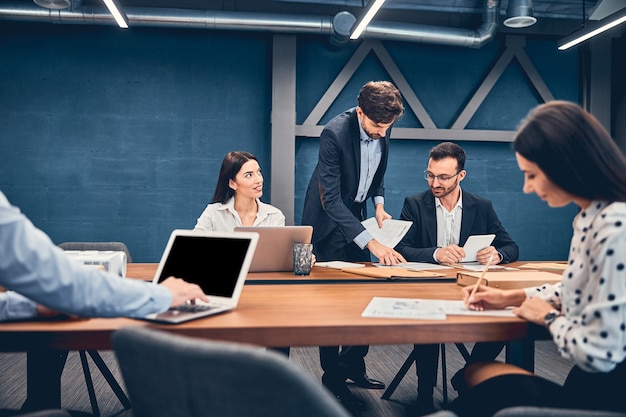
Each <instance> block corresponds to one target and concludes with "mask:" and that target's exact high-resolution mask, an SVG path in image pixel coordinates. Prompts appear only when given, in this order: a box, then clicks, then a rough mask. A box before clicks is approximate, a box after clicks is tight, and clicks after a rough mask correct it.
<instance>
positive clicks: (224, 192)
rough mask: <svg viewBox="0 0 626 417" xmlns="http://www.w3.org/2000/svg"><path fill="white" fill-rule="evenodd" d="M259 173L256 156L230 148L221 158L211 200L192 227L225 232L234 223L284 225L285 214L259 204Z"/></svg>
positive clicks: (260, 175)
mask: <svg viewBox="0 0 626 417" xmlns="http://www.w3.org/2000/svg"><path fill="white" fill-rule="evenodd" d="M262 195H263V175H262V174H261V167H260V166H259V161H258V160H257V158H256V156H254V155H252V154H251V153H248V152H241V151H233V152H229V153H228V154H226V156H225V157H224V160H223V161H222V167H221V169H220V175H219V177H218V179H217V185H216V187H215V195H214V196H213V202H212V203H211V204H209V205H208V206H207V207H206V208H205V209H204V212H203V213H202V215H200V217H199V218H198V222H197V223H196V226H195V227H194V230H202V231H227V232H230V231H232V230H234V229H235V227H238V226H284V225H285V216H284V215H283V213H282V211H280V210H279V209H277V208H276V207H274V206H271V205H269V204H265V203H263V202H262V201H261V200H260V198H261V196H262Z"/></svg>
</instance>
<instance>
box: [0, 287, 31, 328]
mask: <svg viewBox="0 0 626 417" xmlns="http://www.w3.org/2000/svg"><path fill="white" fill-rule="evenodd" d="M35 316H37V303H35V302H34V301H32V300H29V299H28V298H26V297H24V296H23V295H20V294H18V293H16V292H13V291H5V292H3V293H0V321H6V320H17V319H27V318H31V317H35Z"/></svg>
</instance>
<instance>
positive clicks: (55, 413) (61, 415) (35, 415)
mask: <svg viewBox="0 0 626 417" xmlns="http://www.w3.org/2000/svg"><path fill="white" fill-rule="evenodd" d="M19 416H20V417H72V415H71V414H70V413H69V412H68V411H66V410H41V411H33V412H30V413H25V414H20V415H19Z"/></svg>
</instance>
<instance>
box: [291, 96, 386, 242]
mask: <svg viewBox="0 0 626 417" xmlns="http://www.w3.org/2000/svg"><path fill="white" fill-rule="evenodd" d="M390 134H391V128H389V129H388V130H387V135H386V136H385V137H384V138H381V139H378V140H380V145H381V151H382V155H381V159H380V164H379V166H378V169H377V170H376V173H375V174H374V179H373V181H372V185H371V186H370V188H369V190H368V191H367V197H366V200H367V199H368V198H370V197H372V196H383V197H384V175H385V170H386V169H387V157H388V153H389V135H390ZM360 141H361V134H360V129H359V121H358V118H357V114H356V108H352V109H350V110H347V111H345V112H343V113H341V114H339V115H338V116H336V117H334V118H333V119H332V120H331V121H330V122H328V124H327V125H326V126H325V127H324V130H323V131H322V134H321V136H320V144H319V146H320V147H319V157H318V161H317V166H316V167H315V170H314V171H313V174H312V175H311V180H310V181H309V186H308V188H307V192H306V197H305V200H304V209H303V212H302V224H304V225H311V226H313V239H312V241H313V243H314V244H315V243H317V242H319V241H320V240H322V239H323V238H325V237H326V236H328V235H329V234H330V232H332V231H333V230H334V229H335V228H336V227H339V228H340V229H341V231H342V233H343V235H344V236H345V238H346V243H351V242H352V241H353V240H354V238H355V237H356V236H357V235H359V233H361V232H362V231H363V230H365V228H364V227H363V225H362V224H361V219H358V218H356V217H355V215H354V214H353V213H352V212H351V211H350V207H351V206H352V204H353V202H354V198H355V197H356V193H357V189H358V186H359V174H360V171H361V148H360V146H361V145H360Z"/></svg>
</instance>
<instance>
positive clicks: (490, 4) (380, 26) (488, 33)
mask: <svg viewBox="0 0 626 417" xmlns="http://www.w3.org/2000/svg"><path fill="white" fill-rule="evenodd" d="M499 4H500V0H486V1H485V7H484V9H483V22H482V24H481V25H480V27H479V28H478V29H476V30H468V29H457V28H449V27H437V26H428V25H419V24H410V23H399V22H378V23H376V22H372V23H370V25H369V26H368V27H367V29H366V30H365V31H364V32H363V34H362V36H361V37H362V38H378V39H386V40H400V41H409V42H425V43H435V44H445V45H456V46H466V47H473V48H480V47H481V46H482V45H484V44H485V43H487V42H488V41H490V40H491V39H493V37H494V35H495V32H496V28H497V18H498V15H499V10H498V8H499ZM124 11H125V12H126V15H127V17H128V21H129V26H130V27H131V28H132V27H141V26H144V27H176V28H190V29H215V30H240V31H268V32H279V33H307V34H321V35H328V36H330V37H331V40H332V43H333V44H334V45H335V46H340V45H342V44H345V43H347V42H348V41H349V39H348V38H347V37H346V36H345V35H346V32H347V31H348V30H349V29H346V22H351V21H352V19H353V18H354V17H353V16H352V15H351V14H350V13H348V12H340V13H338V14H337V15H336V16H334V17H327V16H300V15H278V14H269V13H253V12H231V11H214V10H213V11H211V10H206V11H200V10H182V9H158V8H144V7H141V8H132V7H125V8H124ZM350 16H351V17H350ZM0 20H13V21H28V22H48V23H58V24H98V25H112V24H115V22H114V20H113V17H112V16H111V14H110V13H109V12H108V11H107V10H106V9H105V8H94V7H88V6H81V7H76V8H72V9H64V10H50V9H44V8H41V7H38V6H36V5H28V4H20V3H16V4H0ZM354 20H356V18H354ZM335 26H337V27H335Z"/></svg>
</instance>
